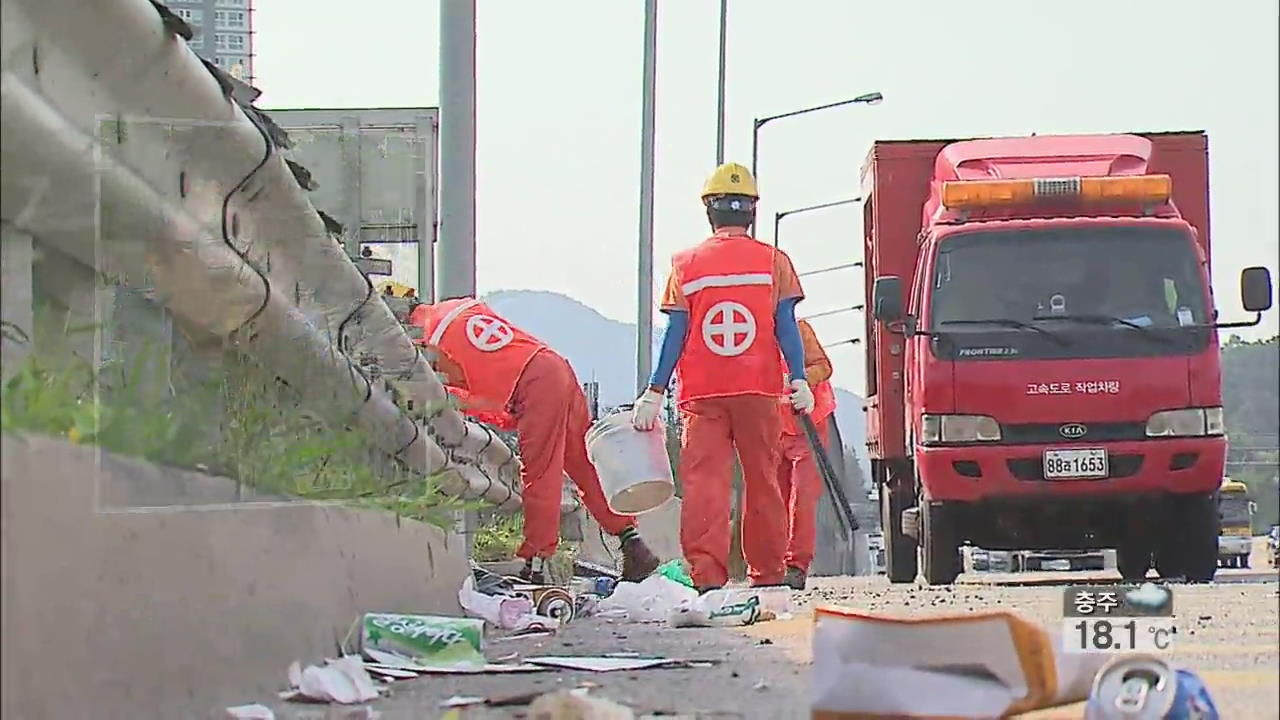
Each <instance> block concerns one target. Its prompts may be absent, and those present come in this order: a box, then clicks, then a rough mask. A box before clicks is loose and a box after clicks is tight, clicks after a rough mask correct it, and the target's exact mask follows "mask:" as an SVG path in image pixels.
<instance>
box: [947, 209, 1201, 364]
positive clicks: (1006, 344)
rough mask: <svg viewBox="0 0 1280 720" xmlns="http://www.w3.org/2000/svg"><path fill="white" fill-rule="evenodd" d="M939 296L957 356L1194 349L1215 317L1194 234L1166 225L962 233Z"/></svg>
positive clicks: (951, 247) (952, 242)
mask: <svg viewBox="0 0 1280 720" xmlns="http://www.w3.org/2000/svg"><path fill="white" fill-rule="evenodd" d="M929 293H930V301H929V313H930V315H929V318H928V324H929V326H930V328H931V330H932V331H933V332H934V333H935V334H936V335H937V336H938V339H937V341H936V342H935V348H936V351H937V352H939V353H940V354H944V355H950V356H952V357H955V358H958V359H986V360H990V359H1011V358H1015V357H1027V356H1033V357H1055V358H1064V357H1120V356H1135V355H1136V356H1142V355H1158V354H1169V353H1176V352H1189V351H1192V350H1196V349H1200V348H1202V347H1203V346H1204V343H1206V342H1207V341H1208V333H1207V331H1206V330H1205V328H1204V326H1205V325H1206V324H1207V323H1209V322H1210V320H1211V318H1210V317H1209V311H1208V309H1207V306H1206V302H1205V295H1206V293H1205V289H1204V282H1203V280H1202V276H1201V274H1200V268H1199V262H1198V258H1197V256H1196V253H1195V250H1194V244H1193V240H1192V237H1191V236H1190V235H1189V234H1188V233H1185V232H1181V231H1178V230H1176V229H1172V228H1167V227H1164V228H1152V227H1132V226H1130V227H1116V226H1112V227H1103V226H1074V227H1058V228H1036V229H1019V230H1004V231H995V232H974V233H965V234H961V235H956V236H953V237H950V238H946V239H944V240H943V241H942V242H941V245H940V248H939V250H938V256H937V259H936V262H935V267H934V273H933V277H932V282H931V286H930V288H929ZM1033 330H1039V331H1048V332H1047V333H1046V332H1033ZM995 350H999V352H995Z"/></svg>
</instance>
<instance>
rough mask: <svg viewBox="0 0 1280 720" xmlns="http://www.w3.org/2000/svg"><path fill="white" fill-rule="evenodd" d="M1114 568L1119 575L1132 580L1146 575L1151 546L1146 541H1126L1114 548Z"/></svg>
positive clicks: (1140, 578)
mask: <svg viewBox="0 0 1280 720" xmlns="http://www.w3.org/2000/svg"><path fill="white" fill-rule="evenodd" d="M1116 569H1117V570H1119V571H1120V577H1121V578H1123V579H1125V580H1129V581H1133V580H1142V579H1144V578H1146V577H1147V571H1148V570H1150V569H1151V548H1150V546H1148V545H1147V544H1146V543H1140V542H1134V541H1130V542H1126V543H1124V544H1122V545H1121V546H1120V547H1118V548H1116Z"/></svg>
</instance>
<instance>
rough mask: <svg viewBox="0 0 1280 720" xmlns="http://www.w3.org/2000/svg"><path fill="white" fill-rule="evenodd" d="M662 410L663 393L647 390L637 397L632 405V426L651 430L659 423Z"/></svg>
mask: <svg viewBox="0 0 1280 720" xmlns="http://www.w3.org/2000/svg"><path fill="white" fill-rule="evenodd" d="M660 412H662V393H660V392H657V391H655V390H645V391H644V394H643V395H641V396H640V397H638V398H636V404H635V405H633V406H632V407H631V426H632V427H634V428H635V429H637V430H644V431H649V430H652V429H653V428H654V427H655V426H656V425H657V424H658V413H660Z"/></svg>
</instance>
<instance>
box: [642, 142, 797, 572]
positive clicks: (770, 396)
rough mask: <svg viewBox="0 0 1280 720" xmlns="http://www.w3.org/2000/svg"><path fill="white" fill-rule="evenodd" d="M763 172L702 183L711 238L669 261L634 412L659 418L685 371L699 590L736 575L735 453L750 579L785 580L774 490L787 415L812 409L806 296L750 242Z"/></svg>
mask: <svg viewBox="0 0 1280 720" xmlns="http://www.w3.org/2000/svg"><path fill="white" fill-rule="evenodd" d="M759 197H760V195H759V193H758V192H757V190H756V184H755V179H754V178H752V177H751V173H750V171H748V170H747V169H746V168H745V167H743V166H741V165H739V164H737V163H727V164H725V165H722V166H720V167H719V168H717V169H716V171H715V172H714V173H712V175H711V177H710V178H708V179H707V182H706V184H705V185H704V186H703V189H702V202H703V204H704V205H705V206H706V210H707V219H708V220H709V221H710V222H711V228H712V231H713V232H712V235H711V237H709V238H708V239H706V240H705V241H703V242H702V243H700V244H698V245H696V246H694V247H692V248H689V249H688V250H684V251H682V252H679V253H677V254H676V255H675V256H674V257H673V258H672V261H671V276H670V277H669V278H668V280H667V287H666V291H665V293H664V294H663V298H662V303H661V309H662V311H663V312H664V313H666V315H667V319H668V323H667V329H666V334H665V336H664V338H663V340H662V350H661V352H660V353H659V357H658V363H657V367H656V368H655V369H654V372H653V376H652V377H651V378H650V385H649V388H648V389H647V390H645V391H644V393H642V394H641V395H640V397H639V398H638V399H637V400H636V403H635V405H634V407H633V409H632V424H633V425H634V426H635V428H636V429H638V430H652V429H653V428H654V427H655V426H656V425H657V420H658V413H659V411H660V409H661V407H662V399H663V394H664V393H665V392H666V388H667V384H668V383H669V382H670V380H671V376H672V373H673V372H674V373H675V374H676V375H677V379H678V391H677V394H676V405H677V407H678V408H679V410H680V413H681V417H682V418H683V420H684V436H683V438H682V439H681V450H680V462H679V466H678V468H677V472H678V474H679V477H680V482H681V485H682V486H683V488H684V497H683V503H682V506H681V510H680V544H681V546H682V548H683V549H684V555H685V559H686V560H688V562H689V565H690V575H691V577H692V579H693V582H694V585H695V586H696V587H697V588H698V589H699V590H700V591H706V590H711V589H714V588H718V587H723V586H724V584H725V583H726V582H727V581H728V579H729V575H728V559H729V544H730V543H729V541H730V538H729V533H730V524H729V494H730V486H731V484H732V478H733V458H734V451H735V450H736V451H737V455H738V459H739V461H740V462H741V465H742V476H743V483H744V486H745V490H746V494H745V497H744V499H743V513H742V550H743V556H744V557H745V559H746V561H747V572H748V575H749V577H750V580H751V584H752V585H754V586H758V587H759V586H769V585H781V584H782V583H783V579H784V574H785V566H784V560H785V554H786V537H787V513H786V507H785V505H784V504H783V500H782V495H781V493H780V491H779V489H778V483H777V468H778V455H779V443H780V441H781V437H782V418H781V417H780V416H779V414H778V403H779V401H780V399H781V398H782V397H784V396H786V395H787V391H786V384H785V383H784V380H783V372H784V365H783V359H784V358H785V360H786V366H785V367H786V369H787V371H788V375H789V376H790V378H791V383H790V395H789V399H790V401H791V404H792V407H794V408H795V409H796V410H798V411H800V412H809V411H811V410H812V409H813V403H814V399H813V392H812V390H811V389H810V388H809V384H808V383H807V382H806V381H805V370H804V351H803V349H802V344H801V340H800V330H799V328H798V327H797V326H796V320H795V305H796V303H797V302H799V301H800V300H801V299H803V298H804V293H803V291H802V290H801V288H800V279H799V278H798V277H797V275H796V271H795V268H794V267H793V266H792V265H791V260H790V258H788V257H787V255H786V254H785V253H783V252H782V251H781V250H778V249H776V248H774V247H772V246H770V245H766V244H764V243H762V242H758V241H757V240H755V239H754V238H752V237H751V236H750V235H749V234H748V232H747V227H748V226H749V225H751V222H752V219H753V218H754V217H755V207H756V202H757V201H758V200H759Z"/></svg>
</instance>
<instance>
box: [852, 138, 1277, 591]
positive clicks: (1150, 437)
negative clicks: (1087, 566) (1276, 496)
mask: <svg viewBox="0 0 1280 720" xmlns="http://www.w3.org/2000/svg"><path fill="white" fill-rule="evenodd" d="M862 182H863V197H864V198H866V201H865V206H864V235H865V237H864V241H865V255H864V267H865V271H866V279H867V282H866V293H867V298H866V304H867V307H869V308H872V312H870V313H868V314H867V328H866V336H865V337H866V340H867V342H866V343H865V347H866V352H867V354H866V362H867V392H866V398H867V407H866V410H867V446H868V450H869V456H870V457H871V459H872V473H873V475H874V477H875V479H876V481H877V482H878V483H879V488H880V492H879V496H880V514H881V520H882V526H883V533H884V545H885V554H886V559H885V560H886V569H887V574H888V575H889V578H890V580H891V581H893V582H908V581H912V580H914V579H915V577H916V575H917V571H919V572H920V574H921V575H923V577H924V579H925V581H926V582H928V583H930V584H949V583H951V582H953V581H954V580H955V578H956V575H957V574H958V573H959V572H960V569H961V560H960V552H959V550H960V547H961V546H962V545H964V544H966V543H969V544H972V545H975V546H978V547H982V548H987V549H992V550H1022V549H1026V550H1047V549H1083V548H1115V549H1116V558H1117V566H1118V569H1119V570H1120V573H1121V574H1122V575H1123V576H1124V577H1125V578H1128V579H1136V578H1142V577H1146V575H1147V572H1148V570H1149V569H1150V568H1151V567H1152V566H1153V565H1154V567H1155V569H1156V571H1157V573H1158V574H1159V575H1160V576H1161V577H1167V578H1174V577H1181V578H1185V579H1186V580H1188V581H1192V582H1204V581H1209V580H1211V579H1212V578H1213V575H1214V571H1215V569H1216V567H1217V555H1218V522H1219V521H1218V511H1217V504H1216V503H1217V491H1218V488H1219V486H1220V485H1221V484H1222V477H1223V471H1224V462H1225V455H1226V438H1225V434H1224V430H1223V422H1222V407H1221V405H1222V381H1221V364H1220V357H1219V349H1218V329H1219V328H1224V327H1245V326H1252V325H1256V324H1257V323H1258V322H1260V321H1261V316H1262V312H1263V311H1265V310H1268V309H1269V308H1270V307H1271V302H1272V297H1271V296H1272V292H1271V276H1270V273H1269V272H1268V271H1267V269H1266V268H1262V267H1251V268H1247V269H1245V270H1244V271H1243V272H1242V274H1241V300H1242V303H1243V305H1244V309H1245V310H1247V311H1249V312H1253V313H1256V317H1255V319H1254V320H1253V321H1251V322H1240V323H1223V322H1219V320H1218V311H1217V309H1216V308H1215V305H1214V299H1213V295H1212V292H1211V289H1210V282H1209V278H1210V277H1211V276H1210V273H1209V175H1208V139H1207V137H1206V136H1205V134H1204V133H1202V132H1173V133H1150V134H1127V135H1077V136H1031V137H1019V138H990V139H975V140H958V141H957V140H910V141H883V142H876V143H875V144H874V146H873V147H872V149H871V152H870V153H869V155H868V158H867V161H866V164H865V165H864V167H863V170H862Z"/></svg>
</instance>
